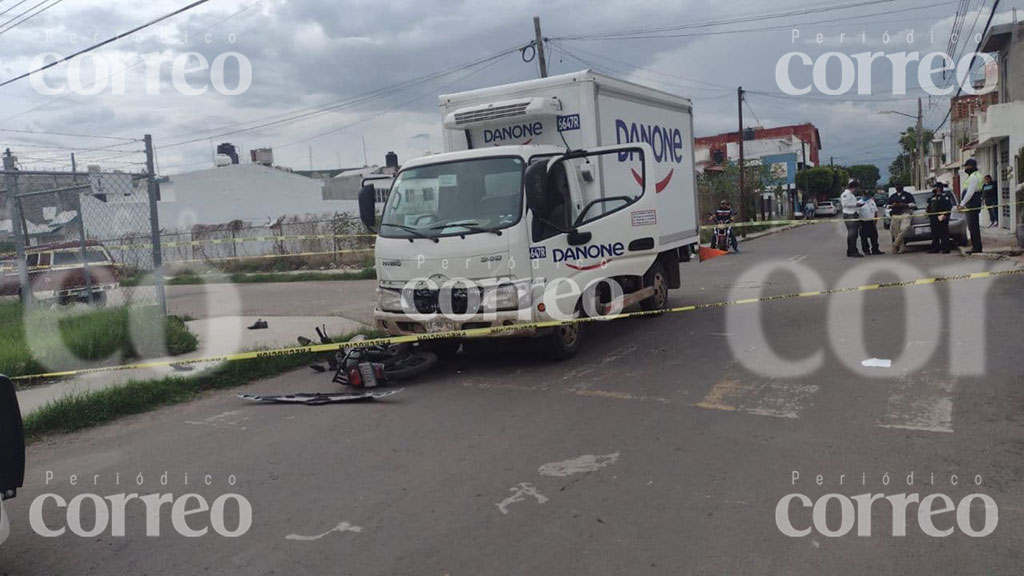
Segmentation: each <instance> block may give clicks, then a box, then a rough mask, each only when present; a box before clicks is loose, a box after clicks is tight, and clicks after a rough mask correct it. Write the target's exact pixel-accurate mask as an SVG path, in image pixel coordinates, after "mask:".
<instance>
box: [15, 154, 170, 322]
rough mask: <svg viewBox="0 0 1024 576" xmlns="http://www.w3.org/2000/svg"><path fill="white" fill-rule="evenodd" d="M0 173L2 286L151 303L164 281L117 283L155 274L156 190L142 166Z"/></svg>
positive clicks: (27, 295) (72, 299)
mask: <svg viewBox="0 0 1024 576" xmlns="http://www.w3.org/2000/svg"><path fill="white" fill-rule="evenodd" d="M6 160H7V158H5V170H3V171H2V172H0V176H2V177H0V182H2V183H3V184H4V188H5V189H4V193H3V194H2V195H0V198H2V203H0V242H3V244H4V248H5V253H4V254H2V255H0V259H2V264H0V266H2V268H3V276H2V284H0V293H2V294H3V295H6V296H18V295H20V296H21V298H22V300H23V301H25V302H31V301H38V302H41V303H55V304H58V305H65V304H71V303H76V302H80V303H90V304H98V305H103V304H109V305H117V306H127V305H131V306H147V305H149V306H152V305H157V306H158V307H159V308H160V310H162V311H166V303H165V301H164V295H163V289H162V281H158V280H155V279H154V281H153V282H147V283H142V284H141V285H138V286H134V285H133V286H132V287H123V286H122V285H121V282H120V279H121V278H125V277H132V278H136V277H139V276H144V275H153V276H154V277H156V276H159V274H156V272H157V270H159V268H160V267H159V263H160V258H161V255H160V244H159V242H154V241H153V238H154V233H155V232H157V231H158V230H159V226H158V224H157V212H156V202H155V200H156V199H155V197H152V195H155V194H156V191H155V188H154V185H153V183H152V177H151V174H149V173H148V172H145V171H143V172H140V173H134V174H133V173H126V172H99V171H89V172H40V171H24V170H12V169H9V168H10V166H8V165H7V164H10V163H9V162H6Z"/></svg>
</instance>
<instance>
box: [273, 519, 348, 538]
mask: <svg viewBox="0 0 1024 576" xmlns="http://www.w3.org/2000/svg"><path fill="white" fill-rule="evenodd" d="M362 531H363V529H362V528H360V527H359V526H353V525H351V524H349V523H348V522H342V523H341V524H338V525H337V526H335V527H334V528H331V529H330V530H328V531H327V532H324V533H323V534H317V535H316V536H300V535H299V534H289V535H287V536H285V537H284V539H285V540H292V541H294V542H315V541H317V540H320V539H321V538H324V537H326V536H328V535H330V534H333V533H335V532H355V533H356V534H358V533H360V532H362Z"/></svg>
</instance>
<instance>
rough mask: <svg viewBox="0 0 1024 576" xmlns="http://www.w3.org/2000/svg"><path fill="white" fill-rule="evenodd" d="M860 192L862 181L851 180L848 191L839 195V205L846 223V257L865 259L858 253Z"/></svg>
mask: <svg viewBox="0 0 1024 576" xmlns="http://www.w3.org/2000/svg"><path fill="white" fill-rule="evenodd" d="M859 191H860V181H858V180H857V179H853V180H850V182H849V183H848V184H847V185H846V190H843V193H842V194H840V195H839V204H840V205H841V206H842V207H843V220H844V221H845V223H846V257H847V258H863V257H864V255H863V254H861V253H860V252H858V251H857V233H858V232H859V231H860V220H859V219H858V218H857V209H858V208H860V207H861V206H862V203H861V201H860V200H858V199H857V193H858V192H859Z"/></svg>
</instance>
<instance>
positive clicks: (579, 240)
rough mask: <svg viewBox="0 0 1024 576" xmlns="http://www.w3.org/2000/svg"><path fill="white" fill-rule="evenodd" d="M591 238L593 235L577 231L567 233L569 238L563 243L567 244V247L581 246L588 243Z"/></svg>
mask: <svg viewBox="0 0 1024 576" xmlns="http://www.w3.org/2000/svg"><path fill="white" fill-rule="evenodd" d="M593 236H594V235H593V234H591V233H590V232H580V231H578V230H573V231H572V232H569V236H568V237H567V238H566V239H565V241H566V242H567V243H568V244H569V246H581V245H583V244H586V243H587V242H590V239H591V238H592V237H593Z"/></svg>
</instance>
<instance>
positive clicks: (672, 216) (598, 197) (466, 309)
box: [360, 71, 699, 358]
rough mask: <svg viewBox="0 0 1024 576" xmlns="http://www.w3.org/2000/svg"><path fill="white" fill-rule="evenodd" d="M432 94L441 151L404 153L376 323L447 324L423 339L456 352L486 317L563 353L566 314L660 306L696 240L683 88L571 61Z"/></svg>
mask: <svg viewBox="0 0 1024 576" xmlns="http://www.w3.org/2000/svg"><path fill="white" fill-rule="evenodd" d="M440 106H441V115H442V121H443V126H444V147H445V152H444V153H442V154H436V155H432V156H427V157H424V158H419V159H417V160H413V161H411V162H407V163H406V164H405V165H403V166H402V168H401V170H400V171H399V172H398V174H397V175H396V176H395V179H394V182H393V184H392V187H391V191H390V194H389V196H388V200H387V202H386V204H385V205H384V208H383V213H382V214H381V218H380V222H379V230H378V237H377V240H376V248H375V250H376V254H375V261H376V267H377V275H378V278H379V290H378V291H379V295H380V297H379V301H378V305H377V307H376V309H375V311H374V319H375V323H376V325H377V328H378V329H380V330H381V331H382V332H384V333H386V334H390V335H407V334H431V333H451V332H455V333H456V334H454V337H452V338H446V339H444V340H440V339H439V340H436V341H434V340H431V341H430V342H428V343H429V344H430V345H432V346H433V347H435V348H437V349H439V350H441V351H454V350H457V349H458V346H459V343H460V342H459V339H458V336H459V334H458V333H459V331H465V330H471V329H480V328H489V329H491V330H492V332H491V334H492V335H495V336H510V335H515V336H522V335H529V336H535V337H542V338H548V339H549V340H550V345H549V346H546V348H547V349H548V350H550V351H551V353H552V354H553V355H554V356H556V357H559V358H564V357H568V356H571V355H573V354H574V353H575V352H576V350H577V349H578V348H579V345H580V342H581V335H582V327H583V326H584V323H579V322H565V320H567V319H572V318H578V317H581V316H594V315H606V314H614V313H616V312H618V311H620V310H622V309H623V308H624V307H627V306H630V305H633V304H639V305H640V306H641V307H642V308H643V309H644V310H652V311H653V310H660V309H664V308H666V307H667V306H668V291H669V289H671V288H677V287H679V286H680V270H679V262H680V261H686V260H689V255H690V246H691V245H693V244H696V243H697V242H698V241H699V227H698V214H697V194H696V174H695V171H694V159H693V114H692V106H691V103H690V101H689V100H688V99H686V98H681V97H678V96H674V95H671V94H667V93H664V92H660V91H657V90H653V89H650V88H647V87H644V86H640V85H637V84H632V83H629V82H624V81H621V80H616V79H613V78H609V77H607V76H603V75H600V74H596V73H594V72H591V71H582V72H577V73H573V74H566V75H562V76H554V77H549V78H543V79H539V80H530V81H526V82H519V83H515V84H508V85H504V86H496V87H493V88H484V89H480V90H473V91H469V92H462V93H459V94H450V95H444V96H441V98H440ZM373 196H374V195H373V192H372V190H369V191H368V192H367V193H366V194H361V195H360V216H361V218H362V219H363V222H364V223H365V224H366V225H367V226H368V227H370V228H371V229H375V227H376V226H377V221H376V215H375V213H374V206H373V203H372V199H373ZM552 321H562V322H561V323H559V324H557V325H555V323H553V322H552ZM545 322H548V323H549V324H548V325H546V326H544V325H542V326H537V325H536V324H537V323H545ZM521 324H527V325H529V326H525V327H523V328H522V329H520V328H518V327H517V326H518V325H521ZM475 334H479V331H478V332H477V333H475Z"/></svg>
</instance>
